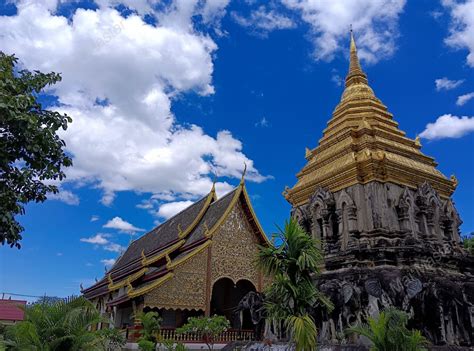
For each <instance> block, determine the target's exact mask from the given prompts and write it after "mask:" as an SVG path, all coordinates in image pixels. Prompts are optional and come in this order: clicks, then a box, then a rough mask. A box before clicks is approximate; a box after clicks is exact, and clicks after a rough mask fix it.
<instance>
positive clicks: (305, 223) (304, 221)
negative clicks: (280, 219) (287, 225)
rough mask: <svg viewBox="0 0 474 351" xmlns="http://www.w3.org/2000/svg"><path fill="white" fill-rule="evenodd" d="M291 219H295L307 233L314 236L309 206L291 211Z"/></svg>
mask: <svg viewBox="0 0 474 351" xmlns="http://www.w3.org/2000/svg"><path fill="white" fill-rule="evenodd" d="M291 217H292V218H294V219H295V220H296V221H297V222H298V224H299V225H300V226H301V228H303V229H304V230H305V231H306V232H307V233H309V234H312V230H311V228H312V218H311V215H310V213H309V211H308V207H307V206H305V205H302V206H298V207H296V208H293V209H292V210H291Z"/></svg>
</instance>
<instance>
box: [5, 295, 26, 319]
mask: <svg viewBox="0 0 474 351" xmlns="http://www.w3.org/2000/svg"><path fill="white" fill-rule="evenodd" d="M20 306H23V307H24V306H26V301H22V300H4V299H0V320H3V321H22V320H23V317H24V314H25V313H24V312H23V310H22V309H21V308H20Z"/></svg>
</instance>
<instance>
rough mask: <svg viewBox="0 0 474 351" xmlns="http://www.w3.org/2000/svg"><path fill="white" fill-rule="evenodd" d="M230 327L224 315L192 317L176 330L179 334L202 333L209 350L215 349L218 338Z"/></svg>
mask: <svg viewBox="0 0 474 351" xmlns="http://www.w3.org/2000/svg"><path fill="white" fill-rule="evenodd" d="M229 327H230V323H229V321H228V320H227V319H226V318H225V317H224V316H217V315H214V316H212V317H190V318H189V319H188V322H187V323H186V324H185V325H183V326H182V327H181V328H178V329H177V330H176V332H177V333H178V334H187V333H194V334H198V335H201V336H202V338H203V339H204V341H205V343H206V345H207V348H208V349H209V350H213V349H214V343H215V341H216V338H217V337H218V336H219V335H220V334H222V333H223V332H225V331H226V330H227V329H228V328H229Z"/></svg>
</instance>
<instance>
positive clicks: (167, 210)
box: [157, 200, 193, 219]
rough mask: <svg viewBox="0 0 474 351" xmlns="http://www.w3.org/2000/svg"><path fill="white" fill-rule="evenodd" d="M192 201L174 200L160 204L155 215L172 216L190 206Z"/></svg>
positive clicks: (166, 217)
mask: <svg viewBox="0 0 474 351" xmlns="http://www.w3.org/2000/svg"><path fill="white" fill-rule="evenodd" d="M192 204H193V201H189V200H188V201H176V202H168V203H166V204H163V205H161V206H160V208H159V210H158V213H157V215H158V216H159V217H162V218H165V219H168V218H171V217H173V216H174V215H175V214H177V213H179V212H181V211H182V210H184V209H185V208H187V207H189V206H191V205H192Z"/></svg>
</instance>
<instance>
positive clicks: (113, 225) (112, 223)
mask: <svg viewBox="0 0 474 351" xmlns="http://www.w3.org/2000/svg"><path fill="white" fill-rule="evenodd" d="M104 228H110V229H117V230H119V231H121V232H124V233H131V234H133V233H136V232H144V231H145V229H141V228H137V227H135V226H134V225H133V224H131V223H128V222H127V221H124V220H123V219H122V218H120V217H114V218H112V219H111V220H109V221H108V222H107V223H105V224H104Z"/></svg>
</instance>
